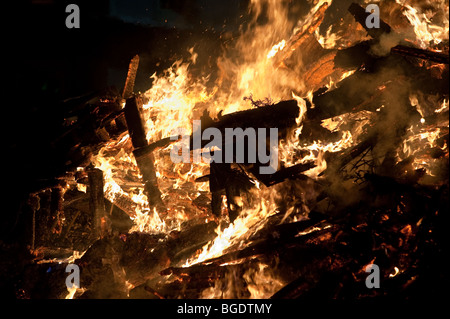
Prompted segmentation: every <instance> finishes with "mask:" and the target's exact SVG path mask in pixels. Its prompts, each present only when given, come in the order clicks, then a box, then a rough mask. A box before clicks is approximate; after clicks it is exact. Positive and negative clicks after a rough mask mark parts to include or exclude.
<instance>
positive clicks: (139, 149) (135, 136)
mask: <svg viewBox="0 0 450 319" xmlns="http://www.w3.org/2000/svg"><path fill="white" fill-rule="evenodd" d="M141 107H142V100H141V99H140V98H139V97H132V98H129V99H127V102H126V104H125V119H126V121H127V126H128V131H129V133H130V137H131V143H132V145H133V147H134V151H133V154H134V157H135V159H136V163H137V165H138V167H139V170H140V171H141V174H142V176H143V181H144V185H145V192H146V195H147V198H148V201H149V205H150V206H151V207H159V208H161V211H164V210H165V209H163V202H162V199H161V192H160V190H159V188H158V181H157V177H156V171H155V164H154V163H155V159H154V156H153V154H152V152H149V151H148V142H147V137H146V132H145V127H144V122H143V120H142V117H141Z"/></svg>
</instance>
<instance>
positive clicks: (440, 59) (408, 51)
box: [391, 45, 449, 64]
mask: <svg viewBox="0 0 450 319" xmlns="http://www.w3.org/2000/svg"><path fill="white" fill-rule="evenodd" d="M391 52H392V53H395V54H400V55H403V56H411V57H415V58H419V59H423V60H428V61H432V62H436V63H443V64H449V55H448V54H445V53H441V52H435V51H431V50H424V49H419V48H413V47H407V46H405V45H397V46H395V47H393V48H392V49H391Z"/></svg>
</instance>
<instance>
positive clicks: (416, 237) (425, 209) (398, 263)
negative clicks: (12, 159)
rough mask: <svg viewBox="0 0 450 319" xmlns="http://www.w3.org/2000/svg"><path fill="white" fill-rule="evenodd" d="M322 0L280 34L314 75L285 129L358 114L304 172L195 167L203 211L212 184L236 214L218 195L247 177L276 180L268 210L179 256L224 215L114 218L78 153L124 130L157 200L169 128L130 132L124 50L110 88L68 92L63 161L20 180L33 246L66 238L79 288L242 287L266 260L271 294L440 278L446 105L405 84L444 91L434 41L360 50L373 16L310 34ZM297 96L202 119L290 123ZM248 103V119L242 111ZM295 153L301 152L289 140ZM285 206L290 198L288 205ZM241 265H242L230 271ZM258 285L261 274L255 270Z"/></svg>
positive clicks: (149, 292) (304, 137)
mask: <svg viewBox="0 0 450 319" xmlns="http://www.w3.org/2000/svg"><path fill="white" fill-rule="evenodd" d="M326 8H327V7H326V5H324V7H323V8H321V9H320V10H319V11H318V12H317V14H316V16H315V17H314V19H312V21H311V25H310V26H309V28H305V29H304V31H303V32H302V33H297V34H295V35H294V36H293V37H292V38H291V40H290V41H289V42H288V44H287V47H286V48H285V49H284V50H283V51H281V52H279V53H278V55H277V56H276V62H275V63H276V64H277V65H278V66H279V67H280V68H285V69H287V70H292V69H293V68H292V63H294V62H293V61H298V59H294V58H293V55H295V54H298V52H302V59H303V62H302V63H303V65H304V66H306V68H307V70H306V71H305V74H306V76H305V78H304V82H305V83H306V86H307V87H310V88H311V89H313V90H314V93H313V98H312V99H311V100H310V101H306V105H307V112H306V115H305V119H304V121H303V123H302V125H303V129H302V131H301V134H300V135H299V136H298V139H299V140H300V141H302V142H304V143H308V142H313V141H317V140H321V141H324V142H329V143H331V142H334V141H337V140H339V139H340V138H341V137H342V136H341V133H340V132H339V131H330V130H328V129H326V128H324V127H323V125H322V123H323V120H325V119H330V118H334V117H339V116H341V117H342V118H345V117H348V118H349V120H348V121H347V123H344V124H343V125H344V126H345V125H347V126H348V127H349V130H351V128H352V125H355V124H354V123H355V122H357V121H358V120H361V117H363V116H364V114H366V115H367V114H370V116H369V115H367V116H368V117H370V121H368V123H367V124H366V125H364V126H363V127H361V132H360V134H358V136H357V141H356V143H355V145H354V146H353V147H350V148H347V149H344V150H342V151H339V152H334V153H331V152H330V153H326V154H325V159H326V162H327V164H328V165H327V169H326V170H325V171H324V172H322V173H321V176H320V179H313V178H310V177H308V176H307V175H305V174H304V172H305V171H307V170H309V169H311V168H313V167H314V166H315V164H314V163H312V162H311V163H309V162H308V163H303V164H298V165H294V166H290V167H284V166H282V167H280V168H279V170H278V171H277V173H275V174H274V175H271V176H258V174H256V173H255V172H256V169H255V166H253V165H245V164H244V165H238V166H236V165H234V164H212V165H211V170H210V174H209V175H208V176H205V177H203V178H201V179H200V180H201V181H204V180H206V181H209V185H210V194H202V195H201V196H202V197H199V198H198V200H196V203H194V205H197V206H198V207H202V210H203V212H204V216H209V217H211V216H214V215H215V216H220V210H221V207H220V204H221V202H222V197H223V196H226V197H227V203H228V214H229V217H230V221H231V222H232V221H233V220H235V219H236V218H237V217H238V216H239V214H241V211H242V209H241V208H242V207H240V206H239V205H237V203H234V202H233V198H235V197H237V196H242V195H243V194H245V195H246V196H247V197H248V199H249V200H248V203H251V202H252V200H255V198H253V197H252V196H254V195H253V194H254V192H253V191H250V190H254V184H252V183H251V180H252V178H256V179H257V180H258V181H259V182H261V183H263V184H264V185H265V186H266V187H269V188H273V189H274V190H276V191H278V192H279V193H280V194H286V195H285V196H283V198H282V199H281V200H278V202H277V203H276V204H277V210H276V212H274V213H273V214H272V215H270V217H268V218H267V220H265V221H264V223H263V224H257V225H255V227H254V228H251V229H249V231H248V234H249V235H248V237H247V238H246V243H245V245H235V246H231V247H229V248H228V249H227V250H226V251H224V252H223V254H222V255H221V256H219V257H215V258H211V259H207V260H204V261H201V262H199V263H196V264H193V265H190V266H189V267H182V265H184V263H185V262H186V260H187V259H189V258H190V257H192V256H194V255H195V254H196V253H197V252H198V250H199V249H201V248H202V247H203V246H204V245H206V244H207V243H208V242H210V241H211V240H213V239H214V238H215V237H216V236H217V234H216V233H215V231H216V229H217V227H219V226H220V227H222V229H224V228H225V227H227V224H226V223H225V222H223V221H221V220H219V219H218V218H215V219H214V218H213V219H210V221H209V222H206V223H205V222H204V219H202V218H197V219H192V220H190V221H187V222H185V223H184V224H182V225H181V227H180V230H179V231H173V232H171V233H170V234H162V233H161V234H147V233H141V232H133V233H128V230H129V228H130V227H131V222H130V220H129V218H128V217H129V216H128V215H130V214H132V212H131V213H130V208H129V207H128V208H127V207H126V206H127V205H126V204H123V203H122V204H121V203H119V202H109V201H108V200H106V199H105V198H104V196H103V195H102V187H103V186H102V185H103V184H102V172H101V171H99V170H98V169H94V168H93V167H90V166H89V164H90V163H89V156H88V155H89V154H91V153H95V152H96V151H98V150H99V149H100V147H101V146H103V145H104V144H105V143H107V142H108V141H110V140H111V139H117V138H119V137H120V136H123V134H126V133H129V134H130V137H131V140H132V148H131V149H130V150H129V151H130V153H133V155H134V156H135V158H136V161H137V164H138V167H139V170H140V173H141V175H142V180H139V179H136V178H135V179H130V180H129V181H128V183H129V185H139V186H140V187H141V186H144V189H145V192H146V194H147V197H148V199H149V205H150V207H155V208H157V209H158V210H159V211H164V210H165V207H164V203H163V201H162V199H161V193H160V190H159V185H158V181H157V178H156V174H155V170H154V159H153V157H152V154H153V152H156V151H158V149H159V148H161V147H165V146H167V145H168V144H169V143H170V140H169V139H168V138H166V139H162V140H160V141H158V142H156V143H153V144H149V143H148V141H147V139H146V138H145V129H144V128H143V124H142V121H141V118H140V112H139V105H140V103H141V102H140V101H139V97H138V96H134V95H133V93H132V92H133V89H132V86H133V82H134V77H135V74H136V70H137V64H138V58H135V59H133V61H132V62H131V64H130V72H129V74H128V77H127V82H126V85H125V89H124V92H123V93H122V94H121V95H120V94H117V92H116V93H113V92H106V94H104V95H103V96H101V97H97V98H94V100H92V97H89V98H90V101H86V100H84V101H79V111H78V112H76V111H75V110H76V108H74V112H75V113H74V114H73V116H72V117H71V118H72V119H75V118H76V122H74V123H72V124H71V125H69V129H68V130H67V131H66V132H65V133H64V134H63V135H62V136H61V137H60V138H59V139H58V140H57V141H55V143H62V144H65V145H68V144H70V145H73V147H72V148H71V149H70V150H69V152H68V153H67V157H68V158H69V159H70V160H69V161H68V162H67V163H66V164H67V168H68V171H69V172H71V173H68V174H66V175H65V176H61V177H59V178H56V179H55V180H54V181H52V183H50V184H49V185H47V186H46V187H45V188H41V189H39V190H36V191H35V192H33V193H32V194H30V197H29V200H28V203H27V205H26V208H24V209H27V210H28V212H29V214H30V216H32V219H31V220H32V222H31V234H32V235H31V236H30V247H31V248H32V250H33V251H34V253H35V254H36V255H37V256H36V261H37V262H38V261H39V260H40V261H42V260H44V259H47V260H48V259H49V258H56V257H55V256H56V252H55V251H54V250H56V249H58V253H59V255H58V260H61V258H64V257H69V256H70V255H71V254H72V251H73V250H78V251H85V250H86V253H85V254H84V255H83V256H82V257H81V258H79V259H77V260H75V263H76V264H78V265H79V266H80V268H81V281H82V287H83V288H85V289H86V292H84V293H83V294H82V295H81V296H78V297H81V298H127V297H130V298H180V297H181V298H201V297H205V291H213V296H215V297H227V298H247V297H250V296H251V290H252V285H253V284H254V285H256V284H257V283H256V279H255V278H254V277H251V275H249V274H250V273H257V272H258V271H259V272H261V269H260V268H258V267H260V265H265V266H266V268H264V270H263V271H262V273H264V275H266V277H267V278H271V279H270V280H272V281H274V280H276V281H277V282H279V283H280V287H279V289H277V291H273V293H272V298H305V299H308V298H313V299H314V298H327V299H330V298H337V299H359V298H383V297H418V296H421V295H422V294H423V293H424V289H426V293H431V294H437V293H438V292H440V287H439V286H440V285H441V284H442V287H445V282H443V281H442V279H444V270H442V271H440V270H438V269H439V267H440V266H441V263H442V262H443V256H445V253H448V250H447V246H445V245H444V237H445V235H444V234H445V227H446V225H447V224H446V223H445V222H444V219H445V214H446V213H447V211H448V208H449V207H448V199H449V197H448V196H449V195H448V194H449V193H448V154H449V153H448V147H447V146H448V144H449V138H448V109H447V110H446V111H444V112H441V113H436V112H428V113H427V114H420V113H419V112H418V111H417V109H416V107H415V105H412V104H411V101H410V94H411V92H421V94H422V95H423V96H437V97H438V98H437V101H439V103H441V102H442V101H443V100H444V99H447V101H448V97H449V92H448V82H449V78H448V74H449V73H448V71H449V70H448V53H447V54H446V53H442V52H439V53H438V52H435V51H431V50H423V49H420V48H416V47H413V46H412V45H411V44H409V43H401V44H399V45H396V46H395V47H392V48H391V50H390V54H388V55H386V56H383V57H379V56H374V55H372V54H371V53H370V48H371V47H372V46H374V45H376V44H377V42H378V41H379V40H380V37H381V36H383V35H385V34H389V33H391V32H394V31H393V29H392V28H391V27H390V26H389V25H388V24H387V23H385V22H382V24H381V26H382V28H380V29H377V30H376V32H373V31H372V30H369V29H368V30H367V31H368V33H369V36H370V37H371V39H370V40H367V41H364V42H361V43H358V44H357V45H355V46H353V47H350V48H348V49H343V50H325V49H323V48H322V47H321V46H320V45H319V43H318V42H317V40H316V39H315V37H314V36H313V34H314V31H315V29H316V28H317V27H318V26H319V25H320V24H321V22H322V20H323V16H324V13H325V10H326ZM349 12H350V13H351V14H352V15H353V17H354V18H355V21H357V22H359V23H361V22H362V21H365V18H366V17H367V13H366V12H365V10H364V9H363V8H361V7H360V6H358V5H356V4H352V5H351V6H350V8H349ZM362 26H363V27H364V24H363V23H362ZM447 51H448V43H447ZM307 53H309V54H307ZM313 56H314V57H315V59H314V60H313V59H311V57H313ZM349 69H356V71H355V72H354V73H353V74H352V75H351V76H349V77H347V78H346V79H344V80H343V81H341V82H340V83H339V84H338V86H337V88H335V89H332V90H327V89H324V85H325V84H326V82H327V81H328V78H329V77H330V76H338V77H339V76H340V75H342V74H344V73H345V72H347V71H348V70H349ZM292 72H293V71H292ZM124 102H125V107H124V108H122V103H124ZM434 107H436V105H434ZM298 112H299V109H298V106H297V105H296V103H295V102H294V101H282V102H280V103H278V104H275V105H268V106H263V107H259V108H256V109H252V110H248V111H243V112H236V113H233V114H229V115H225V116H223V117H221V118H219V119H212V118H209V121H208V123H209V127H211V126H213V127H217V128H219V129H221V128H224V127H243V128H245V127H273V126H275V127H279V128H280V129H281V131H282V132H281V134H286V132H287V131H290V130H291V129H292V128H295V126H296V123H295V118H296V117H297V116H298ZM364 112H366V113H364ZM250 113H251V119H252V120H251V121H248V119H249V118H250V117H249V114H250ZM205 116H207V115H205ZM352 116H353V117H352ZM358 116H359V118H358ZM355 118H356V121H355ZM421 118H423V119H424V121H422V122H421V121H420V119H421ZM352 119H353V120H352ZM244 122H245V123H247V124H246V125H247V126H245V125H243V123H244ZM87 127H90V128H91V129H90V130H86V128H87ZM411 127H412V128H411ZM437 128H439V129H440V133H439V136H438V138H437V139H436V141H435V144H434V145H431V146H429V147H425V148H424V149H423V150H421V151H420V154H414V155H412V156H409V157H408V156H406V157H405V158H404V159H403V160H401V161H398V160H397V158H396V150H398V149H402V145H403V144H402V143H403V141H404V140H405V138H406V137H407V136H408V134H409V133H410V132H411V130H413V131H417V132H419V131H420V130H423V131H427V130H433V129H437ZM283 130H284V131H283ZM446 145H447V146H446ZM295 155H296V156H297V157H299V158H301V157H302V156H303V154H302V151H301V150H298V154H295ZM419 155H420V156H421V158H426V159H429V160H433V161H434V163H437V164H436V165H437V166H438V169H437V170H436V172H437V173H436V174H435V175H430V174H427V172H426V171H425V170H424V169H416V168H415V166H414V159H415V157H416V156H419ZM77 167H82V168H83V169H81V170H80V169H78V170H77V169H76V168H77ZM133 183H134V184H133ZM77 184H82V185H86V186H87V192H86V193H82V192H79V191H76V187H75V188H74V186H76V185H77ZM68 186H69V187H68ZM292 207H294V212H293V213H288V210H289V209H290V208H292ZM305 207H307V208H308V209H307V210H306V209H305ZM131 211H132V209H131ZM261 225H263V227H259V228H258V227H257V226H261ZM370 263H376V264H377V265H378V266H379V267H380V269H381V287H382V288H381V289H372V290H370V289H368V288H367V287H366V285H365V278H366V276H367V273H365V271H364V269H365V266H366V265H368V264H370ZM39 265H40V266H39V267H37V268H35V269H34V270H33V271H30V274H28V276H31V275H32V274H33V275H35V274H36V273H41V272H42V271H44V269H48V267H49V266H48V265H49V263H45V264H44V263H39ZM42 265H45V266H42ZM50 265H53V264H52V263H50ZM50 267H53V266H50ZM54 271H55V272H56V273H57V274H59V275H58V276H55V277H54V278H61V277H63V273H64V269H63V268H62V267H55V269H54ZM247 277H248V278H250V279H247V280H245V279H243V278H247ZM251 278H253V280H254V282H252V279H251ZM24 282H25V281H24ZM55 282H56V281H55ZM130 284H131V285H132V287H133V288H132V289H131V290H129V288H130ZM272 284H273V283H272ZM27 285H28V286H27ZM30 285H32V284H24V287H23V288H21V289H24V290H25V291H28V293H29V294H30V296H31V297H35V296H36V295H37V294H38V293H42V290H41V291H39V292H36V293H34V294H33V291H34V290H33V287H32V286H30ZM55 285H56V286H57V287H55ZM260 285H261V286H260V287H261V289H262V290H263V289H264V287H265V286H264V284H260ZM266 285H271V282H270V281H269V282H268V283H266ZM48 287H49V288H48V289H49V291H50V290H51V292H47V293H48V296H52V297H63V296H64V295H65V294H66V293H67V291H66V290H65V286H64V280H61V281H60V285H59V284H52V285H50V284H49V286H48Z"/></svg>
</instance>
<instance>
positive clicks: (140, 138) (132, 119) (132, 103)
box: [124, 97, 148, 149]
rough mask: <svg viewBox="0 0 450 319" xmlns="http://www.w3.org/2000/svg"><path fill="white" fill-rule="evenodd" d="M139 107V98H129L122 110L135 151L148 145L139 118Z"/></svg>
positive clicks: (140, 103) (142, 124)
mask: <svg viewBox="0 0 450 319" xmlns="http://www.w3.org/2000/svg"><path fill="white" fill-rule="evenodd" d="M141 107H142V101H141V99H140V98H139V97H131V98H128V99H127V102H126V104H125V109H124V112H125V119H126V121H127V126H128V132H129V133H130V137H131V143H132V144H133V147H134V148H135V149H139V148H141V147H146V146H147V145H148V142H147V137H146V133H145V126H144V122H143V120H142V117H141Z"/></svg>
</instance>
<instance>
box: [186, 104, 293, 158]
mask: <svg viewBox="0 0 450 319" xmlns="http://www.w3.org/2000/svg"><path fill="white" fill-rule="evenodd" d="M299 114H300V108H299V107H298V105H297V101H295V100H287V101H281V102H279V103H276V104H273V105H268V106H264V107H258V108H255V109H250V110H245V111H239V112H234V113H230V114H226V115H223V116H219V119H218V121H212V122H211V123H206V125H203V121H202V126H201V128H199V129H198V130H196V131H194V132H193V134H192V135H191V137H190V145H191V150H195V149H198V148H199V147H204V146H205V145H207V144H208V143H210V142H211V141H210V140H203V139H202V141H201V145H194V143H193V138H194V136H196V135H197V136H201V134H203V131H204V130H205V129H207V128H217V129H219V130H220V132H221V133H222V138H224V136H225V129H226V128H232V129H235V128H242V129H243V130H245V129H247V128H253V129H255V130H257V128H278V132H279V133H280V131H282V130H286V129H288V128H292V127H295V126H296V121H295V120H296V118H297V117H298V116H299ZM222 142H223V141H222Z"/></svg>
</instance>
